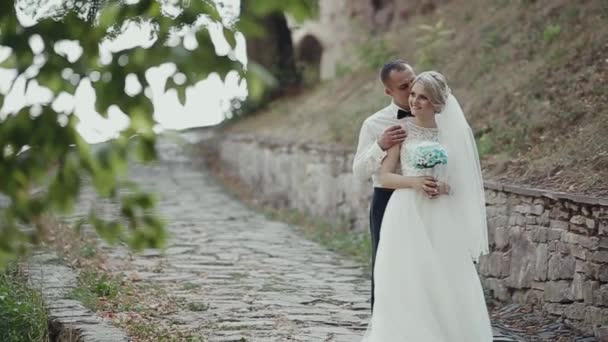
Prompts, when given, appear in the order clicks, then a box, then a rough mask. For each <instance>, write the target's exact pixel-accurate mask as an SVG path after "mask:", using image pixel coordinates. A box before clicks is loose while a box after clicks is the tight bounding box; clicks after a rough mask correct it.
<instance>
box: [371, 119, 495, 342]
mask: <svg viewBox="0 0 608 342" xmlns="http://www.w3.org/2000/svg"><path fill="white" fill-rule="evenodd" d="M458 108H460V107H458ZM440 116H441V115H439V116H438V120H439V117H440ZM463 118H464V117H463ZM412 120H413V119H408V120H407V121H406V123H405V129H406V131H407V138H406V140H405V141H404V142H403V145H402V146H401V156H400V158H401V169H402V170H401V171H402V174H403V175H406V176H420V175H424V173H423V172H422V171H421V170H418V169H415V168H412V167H411V166H409V165H408V163H407V162H406V161H407V158H406V157H407V154H408V150H410V149H411V147H412V146H415V145H416V144H418V143H420V142H429V141H431V142H440V137H439V129H437V128H423V127H420V126H417V125H416V124H415V123H414V122H413V121H412ZM463 120H464V119H463ZM440 127H441V126H440ZM466 127H468V124H467V126H466ZM469 131H470V128H469ZM449 152H450V151H449V149H448V156H449V158H448V165H449V164H450V161H452V162H454V161H455V158H458V156H455V155H450V154H449ZM475 153H476V152H475ZM475 156H476V154H475ZM455 172H456V171H455ZM448 177H450V175H449V174H448ZM480 178H481V177H480ZM448 183H449V180H448ZM455 191H462V190H460V189H459V190H455ZM461 195H462V193H461ZM467 196H471V195H467ZM461 200H462V197H461V196H440V197H438V198H436V199H428V198H426V197H425V196H424V195H423V194H422V193H420V192H418V191H415V190H413V189H397V190H395V192H394V193H393V195H392V196H391V199H390V201H389V203H388V205H387V208H386V211H385V214H384V219H383V222H382V228H381V230H380V243H379V246H378V252H377V255H376V264H375V272H374V277H375V284H376V286H375V298H376V300H375V305H374V310H373V315H372V318H371V322H370V324H369V327H368V330H367V332H366V334H365V337H364V338H363V342H491V341H492V328H491V325H490V320H489V317H488V311H487V309H486V304H485V300H484V295H483V291H482V287H481V284H480V280H479V277H478V275H477V272H476V269H475V267H474V264H473V258H475V257H477V256H478V255H473V254H474V253H472V252H471V250H470V249H469V248H468V247H467V246H470V245H471V241H468V240H469V239H470V237H471V236H472V234H470V232H469V231H467V229H465V227H462V226H461V225H462V222H466V221H463V220H462V219H461V218H459V216H462V215H467V213H466V212H461V210H459V208H460V207H459V206H458V203H455V201H461ZM482 219H483V220H485V216H484V217H483V218H482ZM474 243H476V242H474Z"/></svg>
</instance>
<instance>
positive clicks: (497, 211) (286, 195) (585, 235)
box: [205, 136, 608, 341]
mask: <svg viewBox="0 0 608 342" xmlns="http://www.w3.org/2000/svg"><path fill="white" fill-rule="evenodd" d="M217 141H218V139H217V138H216V139H212V140H210V141H207V142H205V144H207V146H206V148H207V149H209V150H212V151H213V153H214V154H215V156H216V157H217V158H219V160H220V161H221V162H222V164H223V165H224V167H225V169H226V171H227V172H229V173H231V174H233V175H236V176H238V177H239V178H240V180H242V181H243V182H244V183H245V184H248V185H249V186H251V187H252V188H253V189H254V190H255V191H257V193H259V198H261V199H263V200H264V201H266V202H267V203H269V204H272V205H273V206H275V207H286V208H294V209H297V210H299V211H302V212H306V213H310V214H312V215H315V216H320V217H323V218H324V219H326V220H328V221H330V222H334V223H336V224H348V225H350V227H351V228H352V229H354V230H356V231H362V232H363V231H367V229H368V208H369V200H370V185H369V184H367V183H361V182H360V181H357V180H356V179H355V178H354V176H353V174H352V172H351V165H352V158H353V151H352V150H349V149H344V148H337V147H327V146H314V145H298V144H293V143H288V142H282V141H276V140H275V141H271V140H268V139H260V138H255V137H253V136H231V137H230V138H229V139H225V137H224V138H222V139H221V144H219V143H217ZM214 142H215V143H214ZM486 199H487V206H488V228H489V239H490V244H491V251H492V252H491V253H490V254H489V255H487V256H484V257H482V259H481V261H480V274H481V276H482V281H483V283H484V287H485V289H486V290H487V291H489V293H490V294H491V295H492V296H493V297H495V298H497V299H499V300H501V301H504V302H517V303H530V304H536V305H539V306H541V307H542V308H543V309H544V310H545V311H546V312H549V313H551V314H555V315H560V316H562V317H564V318H565V319H567V320H569V321H570V322H571V323H573V325H575V326H577V327H581V328H582V329H584V331H586V332H593V333H594V334H595V335H596V336H598V337H600V339H601V340H604V339H605V340H607V341H608V199H597V198H592V197H585V196H573V195H569V194H565V193H555V192H547V191H541V190H534V189H526V188H521V187H514V186H507V185H501V184H494V183H492V182H486ZM602 326H603V327H602Z"/></svg>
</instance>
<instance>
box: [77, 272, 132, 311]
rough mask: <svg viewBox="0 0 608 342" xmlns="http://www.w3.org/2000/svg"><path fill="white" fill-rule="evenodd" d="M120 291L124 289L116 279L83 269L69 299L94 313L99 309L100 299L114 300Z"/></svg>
mask: <svg viewBox="0 0 608 342" xmlns="http://www.w3.org/2000/svg"><path fill="white" fill-rule="evenodd" d="M122 291H125V289H124V288H123V285H122V284H121V282H120V279H118V277H113V276H110V275H107V274H105V273H102V272H98V271H95V270H92V269H85V270H83V271H82V272H81V273H80V274H79V276H78V287H76V288H74V290H72V292H71V293H70V295H69V297H70V298H72V299H75V300H78V301H79V302H81V303H82V304H83V305H84V306H85V307H87V308H89V309H91V310H93V311H96V310H97V309H99V307H100V299H102V298H103V299H104V300H113V299H116V298H117V297H118V295H119V294H120V292H122Z"/></svg>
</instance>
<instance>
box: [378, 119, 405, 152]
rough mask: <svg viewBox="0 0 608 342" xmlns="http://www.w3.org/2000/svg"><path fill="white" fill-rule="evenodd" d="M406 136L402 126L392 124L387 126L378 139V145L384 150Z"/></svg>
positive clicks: (398, 142) (401, 140)
mask: <svg viewBox="0 0 608 342" xmlns="http://www.w3.org/2000/svg"><path fill="white" fill-rule="evenodd" d="M406 136H407V134H406V132H405V130H404V129H403V127H401V126H399V125H394V126H391V127H389V128H387V129H386V130H385V131H384V133H382V135H381V136H380V139H378V145H379V146H380V148H381V149H382V150H384V151H386V150H388V149H389V148H391V147H392V146H393V145H395V144H400V143H402V142H403V140H405V137H406Z"/></svg>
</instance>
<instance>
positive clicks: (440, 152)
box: [407, 141, 448, 170]
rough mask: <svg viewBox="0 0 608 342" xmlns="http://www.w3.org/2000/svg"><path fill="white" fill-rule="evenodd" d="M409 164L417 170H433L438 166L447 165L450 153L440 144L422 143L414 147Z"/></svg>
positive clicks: (409, 154)
mask: <svg viewBox="0 0 608 342" xmlns="http://www.w3.org/2000/svg"><path fill="white" fill-rule="evenodd" d="M407 162H408V164H409V165H410V166H411V167H413V168H415V169H419V170H423V169H431V168H434V167H435V166H437V165H447V163H448V152H447V151H446V149H445V148H444V147H443V146H441V145H440V144H439V143H436V142H430V141H429V142H422V143H420V144H417V145H416V146H413V147H412V149H411V150H410V151H409V153H408V155H407Z"/></svg>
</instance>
